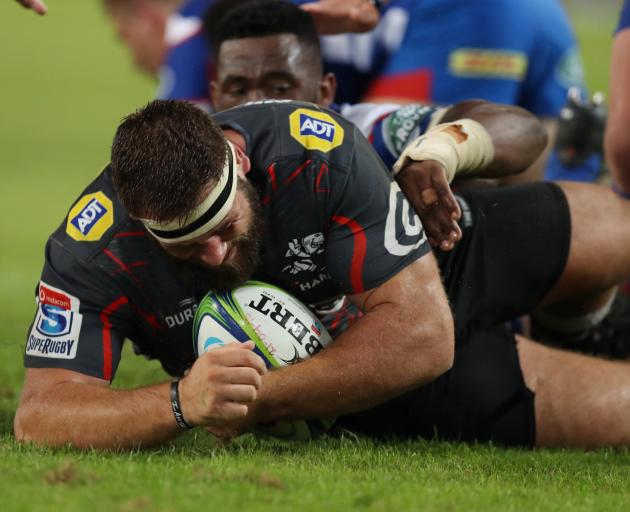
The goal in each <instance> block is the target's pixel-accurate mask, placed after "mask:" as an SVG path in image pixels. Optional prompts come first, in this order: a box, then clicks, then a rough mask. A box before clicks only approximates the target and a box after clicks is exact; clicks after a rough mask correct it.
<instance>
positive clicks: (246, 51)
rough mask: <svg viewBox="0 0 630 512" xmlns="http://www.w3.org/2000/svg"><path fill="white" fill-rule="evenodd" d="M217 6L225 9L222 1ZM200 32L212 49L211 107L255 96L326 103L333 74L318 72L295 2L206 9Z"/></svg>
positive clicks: (311, 32)
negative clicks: (209, 39) (213, 74)
mask: <svg viewBox="0 0 630 512" xmlns="http://www.w3.org/2000/svg"><path fill="white" fill-rule="evenodd" d="M217 8H218V9H220V10H223V11H225V10H226V7H225V5H224V3H223V4H221V3H220V4H219V5H218V7H217ZM206 30H207V32H208V33H209V36H210V37H211V41H212V46H213V48H214V51H215V61H216V67H217V72H216V75H217V77H216V80H215V81H213V82H211V84H210V93H211V96H212V101H213V103H214V105H215V108H216V109H217V110H223V109H226V108H229V107H233V106H236V105H240V104H243V103H246V102H248V101H256V100H261V99H293V100H302V101H309V102H312V103H318V104H320V105H323V106H328V105H330V103H332V101H333V98H334V95H335V89H336V82H335V78H334V75H332V74H326V75H323V71H322V58H321V50H320V45H319V37H318V34H317V30H316V28H315V24H314V22H313V19H312V18H311V16H310V14H308V13H307V12H305V11H303V10H302V9H300V8H299V7H297V6H296V5H294V4H291V3H288V2H284V1H279V0H259V1H247V2H241V3H240V4H239V5H237V6H235V7H231V8H228V9H227V12H225V13H224V14H223V15H222V16H221V15H220V14H218V12H217V11H212V10H211V11H210V12H209V14H208V16H207V19H206Z"/></svg>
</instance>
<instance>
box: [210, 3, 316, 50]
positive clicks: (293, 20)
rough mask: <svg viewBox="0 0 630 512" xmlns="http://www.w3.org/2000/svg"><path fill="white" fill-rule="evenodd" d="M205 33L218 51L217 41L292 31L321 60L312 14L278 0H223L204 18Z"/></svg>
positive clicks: (218, 44) (219, 43)
mask: <svg viewBox="0 0 630 512" xmlns="http://www.w3.org/2000/svg"><path fill="white" fill-rule="evenodd" d="M204 27H205V30H206V34H207V36H208V37H209V38H210V42H211V44H212V46H213V49H214V52H215V55H218V53H219V49H220V47H221V44H223V43H224V42H225V41H229V40H232V39H244V38H250V37H266V36H275V35H279V34H293V35H295V36H296V37H297V39H298V41H299V42H300V44H301V45H303V47H304V48H305V49H307V50H308V51H312V52H313V56H314V58H315V59H317V61H319V60H321V48H320V44H319V36H318V34H317V29H316V27H315V22H314V21H313V18H312V16H311V15H310V14H309V13H308V12H306V11H305V10H303V9H300V8H299V7H298V6H296V5H294V4H292V3H289V2H285V1H282V0H238V1H235V0H224V1H219V2H218V3H217V4H216V6H215V8H211V9H210V10H209V11H208V14H207V15H206V17H205V20H204Z"/></svg>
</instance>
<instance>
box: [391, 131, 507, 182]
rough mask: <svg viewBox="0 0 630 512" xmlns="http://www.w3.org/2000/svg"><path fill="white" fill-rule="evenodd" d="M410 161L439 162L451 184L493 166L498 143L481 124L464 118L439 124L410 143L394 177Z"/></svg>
mask: <svg viewBox="0 0 630 512" xmlns="http://www.w3.org/2000/svg"><path fill="white" fill-rule="evenodd" d="M409 160H414V161H416V162H420V161H423V160H435V161H436V162H439V163H440V164H441V165H442V167H444V169H445V170H446V177H447V179H448V182H449V183H450V182H451V181H453V178H454V177H455V175H456V174H460V175H461V174H466V173H470V172H474V171H476V170H479V169H483V168H484V167H486V166H487V165H489V164H490V163H492V161H493V160H494V144H493V143H492V137H490V134H489V133H488V132H487V131H486V129H485V128H484V127H483V126H482V125H481V124H480V123H478V122H477V121H473V120H472V119H460V120H458V121H455V122H452V123H443V124H438V125H436V126H434V127H433V128H431V129H429V130H428V131H427V132H426V133H425V134H424V135H422V136H420V137H418V138H417V139H416V140H414V141H413V142H412V143H411V144H409V145H408V146H407V147H406V148H405V150H404V151H403V152H402V154H401V155H400V157H399V158H398V160H397V161H396V163H395V164H394V176H396V174H398V173H399V172H400V170H401V169H402V168H403V167H404V166H405V165H406V164H407V162H408V161H409Z"/></svg>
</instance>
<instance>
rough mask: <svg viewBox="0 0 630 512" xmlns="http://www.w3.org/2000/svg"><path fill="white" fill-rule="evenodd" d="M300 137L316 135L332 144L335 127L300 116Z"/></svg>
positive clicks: (303, 115)
mask: <svg viewBox="0 0 630 512" xmlns="http://www.w3.org/2000/svg"><path fill="white" fill-rule="evenodd" d="M300 135H315V136H316V137H321V138H322V139H324V140H327V141H328V142H332V140H333V137H334V136H335V125H334V124H332V123H327V122H326V121H321V120H319V119H313V118H312V117H310V116H307V115H306V114H300Z"/></svg>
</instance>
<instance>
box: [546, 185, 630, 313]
mask: <svg viewBox="0 0 630 512" xmlns="http://www.w3.org/2000/svg"><path fill="white" fill-rule="evenodd" d="M559 185H560V187H561V189H562V191H563V192H564V195H565V197H566V200H567V203H568V205H569V211H570V217H571V242H570V247H569V253H568V258H567V262H566V265H565V267H564V270H563V271H562V274H561V275H560V277H559V279H558V280H557V282H556V283H555V284H554V286H553V287H552V288H551V290H550V291H549V293H548V294H547V295H546V297H545V298H544V300H543V302H542V304H543V305H546V306H549V305H553V306H554V308H555V309H556V311H558V312H562V311H566V312H567V313H571V314H575V313H576V312H579V310H580V309H588V307H589V302H591V301H593V302H594V303H595V304H598V303H602V302H606V300H607V297H609V296H610V289H611V287H613V286H615V285H617V284H618V283H620V282H621V281H622V280H623V279H624V278H625V277H626V276H628V275H630V201H624V200H622V199H620V198H619V197H618V196H617V195H616V194H614V193H613V192H612V191H610V190H609V189H607V188H604V187H601V186H597V185H588V184H583V183H570V182H563V183H559Z"/></svg>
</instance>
